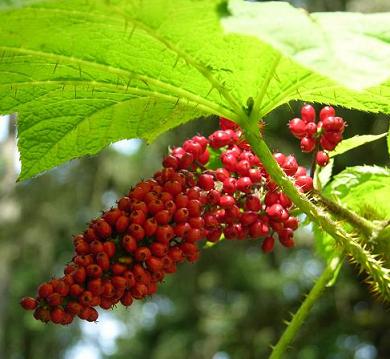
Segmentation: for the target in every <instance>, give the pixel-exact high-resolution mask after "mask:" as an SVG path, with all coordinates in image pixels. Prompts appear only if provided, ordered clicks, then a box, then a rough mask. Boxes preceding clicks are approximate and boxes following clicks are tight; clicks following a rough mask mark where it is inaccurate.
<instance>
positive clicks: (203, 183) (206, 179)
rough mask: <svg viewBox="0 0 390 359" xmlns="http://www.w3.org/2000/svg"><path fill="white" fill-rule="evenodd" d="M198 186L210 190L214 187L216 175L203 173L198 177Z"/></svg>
mask: <svg viewBox="0 0 390 359" xmlns="http://www.w3.org/2000/svg"><path fill="white" fill-rule="evenodd" d="M198 186H199V187H200V188H202V189H204V190H205V191H210V190H211V189H213V188H214V177H213V176H212V175H209V174H202V175H200V176H199V178H198Z"/></svg>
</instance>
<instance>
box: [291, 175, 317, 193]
mask: <svg viewBox="0 0 390 359" xmlns="http://www.w3.org/2000/svg"><path fill="white" fill-rule="evenodd" d="M295 185H296V186H297V187H298V188H300V189H301V190H302V191H303V192H308V191H311V190H312V189H313V179H312V178H311V177H309V176H299V177H297V178H296V179H295Z"/></svg>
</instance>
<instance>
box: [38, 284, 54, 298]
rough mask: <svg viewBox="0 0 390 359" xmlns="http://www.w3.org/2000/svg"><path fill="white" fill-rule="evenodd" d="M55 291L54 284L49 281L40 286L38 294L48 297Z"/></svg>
mask: <svg viewBox="0 0 390 359" xmlns="http://www.w3.org/2000/svg"><path fill="white" fill-rule="evenodd" d="M52 293H53V286H52V285H51V284H49V283H43V284H41V285H40V286H39V288H38V295H39V296H40V297H41V298H46V297H48V296H49V295H50V294H52Z"/></svg>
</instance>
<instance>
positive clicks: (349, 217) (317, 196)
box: [313, 191, 381, 239]
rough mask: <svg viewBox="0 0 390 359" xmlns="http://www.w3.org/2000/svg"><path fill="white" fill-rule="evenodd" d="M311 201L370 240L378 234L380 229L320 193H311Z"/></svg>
mask: <svg viewBox="0 0 390 359" xmlns="http://www.w3.org/2000/svg"><path fill="white" fill-rule="evenodd" d="M313 199H314V200H315V201H316V202H317V203H320V204H322V205H323V206H325V207H326V208H327V209H328V210H329V211H330V212H331V213H332V214H334V215H335V216H336V217H338V218H339V219H344V220H346V221H348V222H349V223H350V224H351V225H353V226H354V227H356V228H357V229H359V230H360V231H361V232H363V234H364V235H365V236H366V237H367V238H368V239H370V238H371V237H372V236H375V234H378V233H379V232H380V230H381V228H378V227H377V226H376V225H375V224H374V223H372V222H371V221H369V220H367V219H366V218H364V217H361V216H359V215H358V214H357V213H355V212H353V211H351V210H349V209H347V208H345V207H344V206H342V205H341V204H339V203H337V202H334V201H332V200H330V199H329V198H326V197H324V196H323V195H322V194H321V193H320V192H318V191H313Z"/></svg>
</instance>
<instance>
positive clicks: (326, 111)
mask: <svg viewBox="0 0 390 359" xmlns="http://www.w3.org/2000/svg"><path fill="white" fill-rule="evenodd" d="M335 114H336V112H335V110H334V108H333V107H332V106H325V107H323V108H322V109H321V111H320V120H321V121H324V120H325V118H327V117H331V116H334V115H335Z"/></svg>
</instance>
